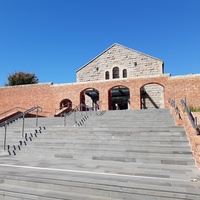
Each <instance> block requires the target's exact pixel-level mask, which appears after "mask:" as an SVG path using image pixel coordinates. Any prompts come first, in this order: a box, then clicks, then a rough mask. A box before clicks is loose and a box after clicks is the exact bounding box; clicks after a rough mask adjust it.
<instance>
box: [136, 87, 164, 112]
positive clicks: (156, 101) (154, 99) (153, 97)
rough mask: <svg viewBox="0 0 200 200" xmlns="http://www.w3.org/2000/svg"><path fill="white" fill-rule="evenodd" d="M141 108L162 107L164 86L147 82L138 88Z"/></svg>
mask: <svg viewBox="0 0 200 200" xmlns="http://www.w3.org/2000/svg"><path fill="white" fill-rule="evenodd" d="M140 102H141V109H153V108H156V109H158V108H164V87H163V86H162V85H160V84H157V83H148V84H146V85H144V86H142V87H141V89H140Z"/></svg>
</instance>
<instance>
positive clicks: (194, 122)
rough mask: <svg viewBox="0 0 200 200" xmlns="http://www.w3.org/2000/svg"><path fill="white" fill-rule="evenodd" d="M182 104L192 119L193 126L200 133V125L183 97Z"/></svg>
mask: <svg viewBox="0 0 200 200" xmlns="http://www.w3.org/2000/svg"><path fill="white" fill-rule="evenodd" d="M181 104H182V105H183V107H184V110H185V112H186V113H187V116H188V118H189V120H190V123H191V124H192V127H193V128H194V129H195V130H196V131H197V135H200V126H199V125H198V124H197V119H196V118H194V117H193V115H192V113H191V111H190V109H189V108H188V106H187V104H186V100H184V99H181Z"/></svg>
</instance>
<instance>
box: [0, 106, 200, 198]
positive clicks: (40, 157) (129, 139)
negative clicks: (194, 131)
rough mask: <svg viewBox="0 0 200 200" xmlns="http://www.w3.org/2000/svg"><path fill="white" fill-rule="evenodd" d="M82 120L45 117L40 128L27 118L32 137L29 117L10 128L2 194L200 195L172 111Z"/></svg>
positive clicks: (1, 160)
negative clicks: (22, 129)
mask: <svg viewBox="0 0 200 200" xmlns="http://www.w3.org/2000/svg"><path fill="white" fill-rule="evenodd" d="M86 115H87V117H85V116H86ZM74 117H75V116H74V115H73V114H72V115H70V116H67V118H66V122H65V124H66V126H64V118H60V117H56V118H39V125H40V126H41V128H37V129H36V128H35V119H31V118H30V119H26V122H25V133H26V135H27V139H25V138H22V137H21V124H22V121H19V122H17V123H15V124H12V125H10V126H9V127H8V133H7V135H8V138H7V144H9V145H10V147H12V149H11V156H10V155H8V153H7V155H5V153H4V155H2V156H1V157H0V199H8V200H16V199H17V200H18V199H20V200H21V199H26V200H32V199H34V200H35V199H42V200H47V199H71V200H79V199H80V200H83V199H87V200H97V199H98V200H107V199H110V200H111V199H127V200H134V199H135V200H140V199H143V200H144V199H145V200H146V199H148V200H151V199H152V200H154V199H155V200H170V199H200V182H199V181H200V172H199V170H198V169H197V168H196V167H195V163H194V159H193V157H192V152H191V150H190V146H189V142H188V140H187V137H186V134H185V131H184V129H183V127H176V126H175V123H174V120H173V117H172V116H171V114H170V112H169V110H167V109H159V110H134V111H128V110H124V111H106V112H105V113H104V112H101V111H98V112H87V113H86V112H83V113H76V120H77V121H78V123H79V122H82V123H81V124H79V125H78V123H74V119H75V118H74ZM44 127H45V128H44ZM1 132H2V134H1V135H3V129H1ZM2 138H3V137H1V138H0V144H3V139H2ZM19 141H22V142H23V143H22V145H20V150H19V149H18V148H15V149H16V150H14V149H13V144H14V145H15V146H16V147H18V145H19V144H20V143H19ZM24 141H25V143H26V145H25V143H24ZM1 148H2V146H1ZM13 150H14V152H15V154H16V155H14V154H13V153H12V152H13Z"/></svg>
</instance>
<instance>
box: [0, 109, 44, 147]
mask: <svg viewBox="0 0 200 200" xmlns="http://www.w3.org/2000/svg"><path fill="white" fill-rule="evenodd" d="M39 109H41V111H42V108H41V107H40V106H34V107H32V108H30V109H28V110H26V111H24V112H21V113H19V114H17V115H15V116H13V117H11V118H9V119H7V120H5V121H3V122H1V123H0V127H3V126H4V127H5V134H4V150H6V134H7V126H8V125H9V124H10V123H12V122H13V121H15V120H17V119H19V118H23V125H22V137H24V118H25V116H26V114H28V113H30V112H32V111H34V110H37V111H36V127H37V126H38V110H39Z"/></svg>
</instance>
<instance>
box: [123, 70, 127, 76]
mask: <svg viewBox="0 0 200 200" xmlns="http://www.w3.org/2000/svg"><path fill="white" fill-rule="evenodd" d="M123 78H127V69H123Z"/></svg>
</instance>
